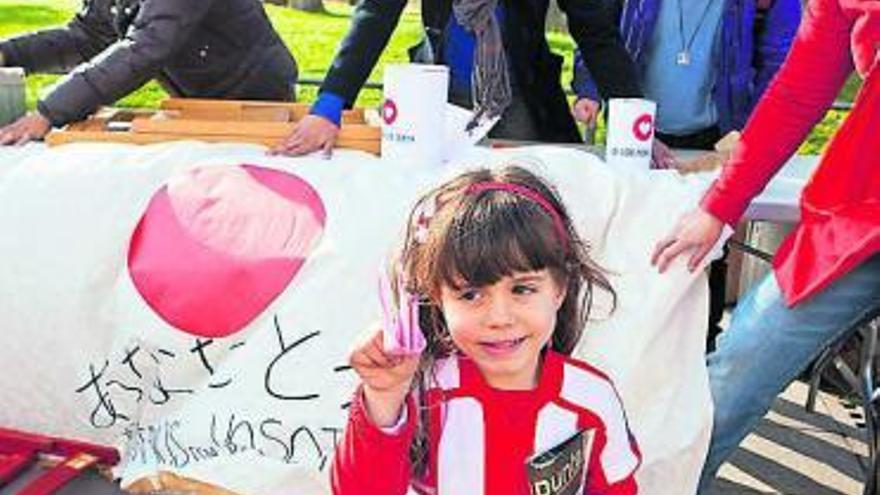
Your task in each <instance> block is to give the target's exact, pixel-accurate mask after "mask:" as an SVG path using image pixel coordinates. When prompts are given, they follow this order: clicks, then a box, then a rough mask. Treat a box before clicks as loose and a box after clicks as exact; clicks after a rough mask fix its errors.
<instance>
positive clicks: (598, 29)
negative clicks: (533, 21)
mask: <svg viewBox="0 0 880 495" xmlns="http://www.w3.org/2000/svg"><path fill="white" fill-rule="evenodd" d="M559 7H560V8H561V9H562V11H563V12H565V14H566V16H567V17H568V29H569V32H570V33H571V36H572V38H574V41H575V43H577V45H578V49H580V51H581V54H582V56H583V58H584V62H585V66H586V68H587V69H589V72H590V74H592V76H593V79H594V80H595V82H596V86H597V87H598V90H599V94H600V95H601V96H602V98H603V99H608V98H614V97H641V96H642V90H641V85H640V83H639V75H638V71H637V70H636V67H635V64H634V63H633V61H632V58H631V57H630V55H629V53H627V51H626V48H625V47H624V45H623V41H622V40H621V39H620V31H619V30H618V28H617V19H616V16H615V12H614V11H615V9H614V6H613V5H610V4H608V3H607V2H605V1H603V0H559Z"/></svg>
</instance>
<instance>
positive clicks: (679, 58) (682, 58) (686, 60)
mask: <svg viewBox="0 0 880 495" xmlns="http://www.w3.org/2000/svg"><path fill="white" fill-rule="evenodd" d="M675 63H676V64H678V65H691V54H690V53H688V51H687V50H682V51H680V52H678V54H677V55H676V56H675Z"/></svg>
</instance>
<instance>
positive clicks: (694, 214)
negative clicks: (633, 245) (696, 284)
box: [651, 208, 724, 273]
mask: <svg viewBox="0 0 880 495" xmlns="http://www.w3.org/2000/svg"><path fill="white" fill-rule="evenodd" d="M723 228H724V222H722V221H721V220H719V219H717V218H715V216H713V215H712V214H711V213H708V212H706V211H704V210H702V209H700V208H697V209H695V210H691V211H689V212H687V213H685V214H684V215H683V216H682V217H681V218H680V219H679V221H678V224H677V225H676V226H675V228H674V229H673V230H672V233H671V234H669V235H668V236H666V237H665V238H663V239H662V240H661V241H660V242H658V243H657V245H656V246H655V247H654V252H653V254H651V265H654V266H656V267H657V269H658V271H659V272H660V273H663V272H664V271H666V268H667V267H668V266H669V264H670V263H672V260H674V259H675V258H676V257H678V255H680V254H681V253H683V252H685V251H689V250H690V251H692V252H691V255H690V259H689V260H688V265H687V267H688V270H690V271H694V270H696V269H697V267H698V266H699V265H700V262H701V261H702V260H703V258H705V257H706V254H708V253H709V251H710V250H711V249H712V246H714V245H715V243H716V242H718V237H719V236H720V235H721V231H722V229H723Z"/></svg>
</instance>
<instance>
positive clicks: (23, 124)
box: [0, 112, 52, 146]
mask: <svg viewBox="0 0 880 495" xmlns="http://www.w3.org/2000/svg"><path fill="white" fill-rule="evenodd" d="M51 128H52V124H51V123H50V122H49V120H48V119H47V118H46V117H43V116H42V115H40V113H39V112H29V113H28V114H27V115H25V116H24V117H21V118H20V119H18V120H16V121H15V122H13V123H11V124H9V125H7V126H5V127H2V128H0V145H3V146H7V145H10V144H14V145H16V146H20V145H22V144H24V143H27V142H28V141H31V140H33V139H42V138H43V136H45V135H46V133H48V132H49V129H51Z"/></svg>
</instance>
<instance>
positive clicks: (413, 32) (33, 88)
mask: <svg viewBox="0 0 880 495" xmlns="http://www.w3.org/2000/svg"><path fill="white" fill-rule="evenodd" d="M325 6H326V7H327V11H326V12H325V13H308V12H302V11H298V10H293V9H287V8H282V7H277V6H274V5H266V10H267V12H268V13H269V17H270V19H271V20H272V23H273V25H274V26H275V29H277V30H278V32H279V33H280V34H281V37H282V38H283V39H284V41H285V43H287V46H288V47H290V49H291V51H292V52H293V54H294V57H296V60H297V63H298V65H299V70H300V78H307V79H323V77H324V72H325V71H326V69H327V67H329V65H330V62H331V60H332V59H333V55H334V53H335V51H336V46H337V44H338V42H339V40H341V39H342V37H343V36H344V35H345V33H346V32H347V30H348V26H349V21H350V19H351V13H352V7H350V6H349V5H348V4H347V3H342V2H335V1H325ZM78 8H79V1H78V0H0V38H5V37H8V36H11V35H15V34H19V33H24V32H29V31H34V30H37V29H43V28H47V27H51V26H57V25H61V24H64V23H65V22H67V21H68V20H69V19H70V18H71V17H72V16H73V14H74V13H75V12H76V10H77V9H78ZM420 22H421V21H420V17H419V13H418V11H417V10H415V9H407V11H406V12H405V13H404V15H403V19H402V20H401V22H400V24H399V25H398V27H397V29H396V30H395V32H394V35H393V36H392V38H391V42H390V44H389V46H388V48H387V49H386V50H385V52H384V53H383V55H382V57H381V59H380V61H379V64H377V66H376V68H375V69H374V70H373V72H372V74H371V75H370V81H374V82H381V81H382V68H383V66H384V64H387V63H394V62H406V61H407V48H409V47H410V46H412V45H413V44H415V43H416V42H417V41H418V40H419V39H420V37H421V24H420ZM548 40H549V42H550V47H551V49H552V50H553V51H554V52H556V53H558V54H560V55H562V56H563V57H565V65H564V68H563V76H562V77H563V84H564V85H565V87H568V85H569V83H570V80H571V64H572V52H573V50H574V43H573V42H572V40H571V38H570V37H569V36H568V35H567V34H564V33H549V34H548ZM57 78H58V76H53V75H32V76H28V80H27V91H28V93H27V98H28V107H29V108H33V107H34V105H35V103H36V100H37V98H38V97H39V95H40V94H41V93H42V92H44V91H46V90H47V89H48V88H49V87H50V86H51V85H52V83H53V82H54V81H55V80H56V79H57ZM858 84H859V81H858V79H857V78H855V77H853V78H851V79H850V81H849V82H848V84H847V85H846V87H845V88H844V89H843V91H842V92H841V95H840V97H839V99H840V100H843V101H852V99H853V96H854V94H855V92H856V91H857V89H858ZM316 92H317V88H316V87H315V86H304V85H300V86H298V89H297V97H298V99H299V100H300V101H304V102H311V101H313V100H314V98H315V94H316ZM164 97H165V92H164V91H162V89H161V88H160V87H159V85H158V84H156V83H155V82H151V83H148V84H146V85H144V87H142V88H141V89H139V90H138V91H136V92H135V93H132V94H131V95H129V96H128V97H126V98H124V99H123V100H120V101H119V102H118V105H120V106H128V107H148V108H154V107H156V106H157V105H158V102H159V101H160V100H161V99H162V98H164ZM380 99H381V92H380V91H379V90H371V89H364V90H363V91H362V92H361V94H360V96H359V97H358V100H357V105H358V106H368V107H369V106H376V105H377V104H378V103H379V101H380ZM845 115H846V113H845V112H840V111H834V110H832V111H830V112H829V113H828V114H827V115H826V116H825V119H824V120H823V121H822V122H821V123H820V124H819V125H818V126H817V127H816V129H814V130H813V132H812V134H811V135H810V136H809V138H808V139H807V141H806V142H805V143H804V144H803V145H802V146H801V149H800V152H801V153H808V154H809V153H818V152H820V151H821V149H822V147H823V146H824V145H825V143H826V142H827V140H828V138H829V136H830V135H831V134H832V133H833V132H834V130H835V129H837V127H838V126H839V125H840V123H841V121H842V120H843V118H844V117H845Z"/></svg>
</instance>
